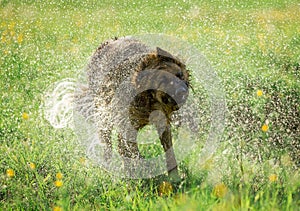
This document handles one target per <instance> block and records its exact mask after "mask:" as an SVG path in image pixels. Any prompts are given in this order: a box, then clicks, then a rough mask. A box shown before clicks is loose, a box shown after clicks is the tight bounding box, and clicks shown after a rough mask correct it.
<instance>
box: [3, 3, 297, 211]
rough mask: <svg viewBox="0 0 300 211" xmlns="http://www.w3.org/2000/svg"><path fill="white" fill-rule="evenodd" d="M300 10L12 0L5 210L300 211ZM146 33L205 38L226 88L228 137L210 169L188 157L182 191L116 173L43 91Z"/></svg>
mask: <svg viewBox="0 0 300 211" xmlns="http://www.w3.org/2000/svg"><path fill="white" fill-rule="evenodd" d="M51 2H52V3H51ZM96 2H97V3H96ZM299 13H300V6H299V3H298V2H297V1H282V2H275V1H265V2H259V3H258V2H256V1H253V2H252V1H247V2H240V1H230V2H229V1H227V2H225V3H224V2H223V1H222V3H221V1H213V2H210V1H205V2H202V3H199V2H198V1H195V2H187V1H186V2H183V1H182V2H177V3H175V2H173V1H150V2H145V1H135V3H133V1H132V2H129V3H125V1H124V2H123V1H93V2H92V1H90V2H86V1H78V2H77V3H76V2H73V3H72V4H71V3H70V4H68V3H64V2H63V1H57V2H56V1H50V2H48V1H37V2H34V1H32V2H31V3H30V1H29V3H24V2H23V1H13V2H11V1H1V3H0V54H1V58H0V96H1V97H0V111H1V112H0V169H1V171H0V210H19V209H26V210H28V209H31V210H69V209H75V210H91V209H96V210H109V209H112V210H113V209H115V210H169V209H171V210H260V209H266V210H296V209H297V208H298V207H299V206H300V204H299V203H300V202H299V200H300V197H299V196H300V182H299V181H300V172H299V169H298V168H296V163H297V162H298V163H299V159H298V161H297V158H298V157H297V153H298V152H299V148H296V147H294V148H293V146H295V145H296V144H297V143H299V137H300V135H299V119H297V118H298V116H297V115H299V112H300V105H299V95H300V88H299V84H300V78H299V71H300V70H299V59H300V58H299V55H300V48H299V46H300V45H299V44H300V27H299V26H300V16H299ZM142 33H166V34H169V35H174V36H177V37H179V38H183V39H186V40H187V41H189V42H191V43H192V44H194V45H195V46H196V47H198V48H199V49H200V50H201V51H202V52H203V53H204V55H205V56H206V57H207V58H208V59H209V60H210V62H211V63H212V65H213V67H214V69H215V70H216V72H217V73H218V75H219V77H220V79H221V80H222V83H223V84H224V87H225V91H226V97H227V102H228V107H229V108H228V109H229V111H228V112H229V114H228V118H229V121H228V126H227V127H226V131H225V134H224V140H223V142H222V143H221V144H220V147H219V149H218V152H217V153H216V154H215V155H214V157H212V158H211V159H209V160H208V161H207V162H205V163H204V164H203V165H202V166H200V165H197V161H195V160H193V158H194V157H196V156H195V155H196V154H197V153H198V152H194V154H191V155H190V156H189V157H188V160H186V161H184V163H183V164H181V168H180V169H181V173H182V174H183V175H185V181H184V182H183V184H182V185H181V187H179V188H176V187H175V186H174V185H172V184H171V183H169V182H168V181H167V180H166V178H165V177H162V178H157V179H155V180H150V181H148V180H144V181H126V180H119V179H115V178H114V177H113V175H110V174H109V173H107V172H105V171H104V170H103V169H100V168H99V167H97V166H94V165H93V163H92V162H91V161H90V160H89V159H88V158H86V155H85V151H84V149H81V148H80V147H78V143H77V140H76V137H75V136H74V134H73V132H72V131H70V130H56V129H53V128H52V127H51V126H50V125H49V123H47V122H46V121H45V120H44V119H43V118H42V116H41V113H40V112H41V110H40V105H41V101H42V95H43V91H44V90H45V89H46V88H47V87H48V86H49V85H50V84H51V83H52V82H55V81H58V80H60V79H62V78H66V77H70V76H72V77H76V76H77V74H79V73H80V72H81V71H82V69H83V68H84V67H85V65H86V63H87V61H88V58H89V56H90V55H91V54H92V53H93V52H94V50H95V49H96V48H97V46H98V45H99V44H100V43H101V42H102V41H104V40H105V39H108V38H110V37H115V36H124V35H130V34H142ZM232 116H233V118H232ZM297 121H298V122H297ZM297 124H298V128H295V125H297ZM297 134H298V136H297ZM281 135H282V136H281ZM282 142H283V143H282ZM297 149H298V151H297ZM292 152H295V154H293V153H292ZM153 154H155V153H153ZM295 158H296V159H295ZM186 163H187V164H186ZM189 163H196V164H195V165H189ZM298 165H299V164H298Z"/></svg>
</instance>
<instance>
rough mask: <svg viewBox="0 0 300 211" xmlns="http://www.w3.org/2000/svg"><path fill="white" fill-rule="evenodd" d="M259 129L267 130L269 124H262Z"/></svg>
mask: <svg viewBox="0 0 300 211" xmlns="http://www.w3.org/2000/svg"><path fill="white" fill-rule="evenodd" d="M261 130H262V131H263V132H267V131H268V130H269V126H268V125H267V124H264V125H263V126H262V127H261Z"/></svg>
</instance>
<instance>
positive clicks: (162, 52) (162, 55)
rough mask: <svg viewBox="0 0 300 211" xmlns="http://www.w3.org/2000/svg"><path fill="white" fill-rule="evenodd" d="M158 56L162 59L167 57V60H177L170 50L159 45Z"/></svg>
mask: <svg viewBox="0 0 300 211" xmlns="http://www.w3.org/2000/svg"><path fill="white" fill-rule="evenodd" d="M156 52H157V56H158V57H159V58H161V59H166V60H174V61H175V60H177V59H176V58H175V57H174V56H173V55H172V54H170V53H169V52H167V51H165V50H163V49H161V48H159V47H157V48H156Z"/></svg>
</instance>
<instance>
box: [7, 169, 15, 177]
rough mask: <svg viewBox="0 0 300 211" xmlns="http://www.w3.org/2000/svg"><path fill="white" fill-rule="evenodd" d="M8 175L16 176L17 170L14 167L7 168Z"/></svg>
mask: <svg viewBox="0 0 300 211" xmlns="http://www.w3.org/2000/svg"><path fill="white" fill-rule="evenodd" d="M6 175H7V176H8V177H14V176H15V171H14V170H13V169H7V170H6Z"/></svg>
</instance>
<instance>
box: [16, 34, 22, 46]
mask: <svg viewBox="0 0 300 211" xmlns="http://www.w3.org/2000/svg"><path fill="white" fill-rule="evenodd" d="M17 42H18V43H19V44H21V43H22V42H23V34H19V35H18V37H17Z"/></svg>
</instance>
